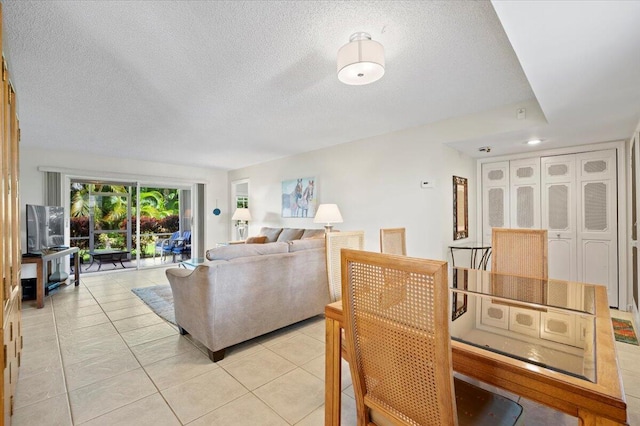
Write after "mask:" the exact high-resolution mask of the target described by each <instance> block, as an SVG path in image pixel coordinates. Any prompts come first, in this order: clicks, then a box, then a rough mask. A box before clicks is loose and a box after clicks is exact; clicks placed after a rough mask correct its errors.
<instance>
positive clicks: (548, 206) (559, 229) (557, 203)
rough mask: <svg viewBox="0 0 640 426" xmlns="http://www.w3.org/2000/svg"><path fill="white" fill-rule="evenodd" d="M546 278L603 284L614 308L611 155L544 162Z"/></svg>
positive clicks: (613, 159) (615, 261) (611, 152)
mask: <svg viewBox="0 0 640 426" xmlns="http://www.w3.org/2000/svg"><path fill="white" fill-rule="evenodd" d="M541 164H542V189H543V194H542V227H543V228H546V229H547V230H548V231H549V276H550V277H553V278H559V279H564V280H573V281H583V282H589V283H594V284H603V285H606V286H607V287H608V297H609V303H610V304H612V305H614V306H617V304H618V239H617V231H618V229H617V223H618V221H617V203H616V192H617V188H616V173H617V167H616V151H615V150H613V149H612V150H606V151H594V152H586V153H580V154H569V155H558V156H553V157H543V158H542V160H541Z"/></svg>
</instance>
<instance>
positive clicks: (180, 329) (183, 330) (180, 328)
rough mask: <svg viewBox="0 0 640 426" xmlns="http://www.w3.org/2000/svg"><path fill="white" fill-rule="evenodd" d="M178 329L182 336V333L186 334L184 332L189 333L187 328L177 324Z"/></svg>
mask: <svg viewBox="0 0 640 426" xmlns="http://www.w3.org/2000/svg"><path fill="white" fill-rule="evenodd" d="M178 331H179V332H180V334H181V335H182V336H184V335H186V334H189V332H188V331H187V330H185V329H184V328H182V327H180V326H178Z"/></svg>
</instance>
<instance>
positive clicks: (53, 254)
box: [22, 247, 80, 309]
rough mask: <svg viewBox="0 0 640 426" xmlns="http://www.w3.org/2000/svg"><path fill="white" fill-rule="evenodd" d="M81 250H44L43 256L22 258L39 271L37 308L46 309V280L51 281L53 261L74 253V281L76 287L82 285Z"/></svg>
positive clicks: (73, 248)
mask: <svg viewBox="0 0 640 426" xmlns="http://www.w3.org/2000/svg"><path fill="white" fill-rule="evenodd" d="M78 251H79V249H78V247H71V248H68V249H64V250H58V251H52V250H43V251H42V255H41V256H36V257H33V256H25V255H23V256H22V263H23V264H25V263H35V264H36V269H37V275H36V307H37V308H38V309H40V308H43V307H44V286H45V280H46V281H48V280H49V271H50V270H51V268H50V264H51V261H52V260H53V259H58V258H61V257H64V256H69V255H72V254H74V253H76V255H75V256H74V266H73V272H74V280H75V285H76V286H78V285H80V256H78V255H77V253H78Z"/></svg>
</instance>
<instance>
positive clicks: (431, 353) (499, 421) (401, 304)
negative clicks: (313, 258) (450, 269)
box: [342, 250, 523, 426]
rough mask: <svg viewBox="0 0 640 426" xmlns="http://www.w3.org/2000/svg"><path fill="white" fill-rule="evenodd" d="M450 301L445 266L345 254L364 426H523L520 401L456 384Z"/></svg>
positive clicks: (348, 329) (354, 370) (346, 303)
mask: <svg viewBox="0 0 640 426" xmlns="http://www.w3.org/2000/svg"><path fill="white" fill-rule="evenodd" d="M394 276H395V277H397V280H395V282H393V281H390V280H389V278H390V277H394ZM390 283H393V285H390ZM398 289H403V291H402V292H398ZM399 295H402V297H398V296H399ZM448 295H449V289H448V284H447V263H446V262H444V261H438V260H426V259H414V258H409V257H406V256H398V255H388V254H381V253H372V252H365V251H357V250H342V296H343V307H344V308H343V309H344V319H345V338H346V349H347V352H348V355H349V356H348V358H349V359H350V360H352V361H351V362H349V368H350V369H351V378H352V381H353V388H354V393H355V397H356V408H357V415H358V425H359V426H365V425H468V424H476V425H478V424H479V425H491V426H497V425H514V424H518V422H519V421H522V419H523V416H522V407H521V406H520V405H519V404H517V403H516V402H514V401H511V400H509V399H507V398H504V397H502V396H499V395H496V394H493V393H491V392H488V391H486V390H483V389H480V388H478V387H476V386H473V385H470V384H468V383H466V382H463V381H460V380H458V379H455V380H454V378H453V367H452V360H451V357H452V355H451V338H450V335H449V313H448V309H447V306H448V305H449V300H448ZM385 300H386V301H387V302H389V301H392V303H385V302H384V301H385Z"/></svg>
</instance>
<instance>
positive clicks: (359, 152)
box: [229, 123, 476, 259]
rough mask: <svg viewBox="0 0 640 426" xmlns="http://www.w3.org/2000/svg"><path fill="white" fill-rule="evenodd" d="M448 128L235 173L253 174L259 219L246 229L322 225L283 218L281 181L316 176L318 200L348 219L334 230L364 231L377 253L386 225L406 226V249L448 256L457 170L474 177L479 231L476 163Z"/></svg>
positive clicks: (252, 199)
mask: <svg viewBox="0 0 640 426" xmlns="http://www.w3.org/2000/svg"><path fill="white" fill-rule="evenodd" d="M458 124H459V123H458ZM442 133H443V132H442V129H441V128H440V129H438V134H437V136H436V134H435V133H434V132H433V131H432V130H430V128H429V127H421V128H417V129H409V130H405V131H401V132H395V133H390V134H386V135H382V136H377V137H373V138H367V139H363V140H359V141H354V142H350V143H346V144H342V145H338V146H334V147H330V148H325V149H321V150H318V151H314V152H309V153H304V154H299V155H296V156H293V157H288V158H284V159H280V160H275V161H271V162H268V163H263V164H259V165H255V166H251V167H247V168H243V169H238V170H234V171H231V172H230V173H229V181H234V180H237V179H243V178H248V179H249V180H250V184H249V208H250V210H251V216H252V217H253V219H254V220H253V222H251V223H250V226H249V233H248V235H250V236H251V235H257V234H258V232H259V230H260V228H261V227H262V226H284V227H295V228H322V225H321V224H314V223H313V219H312V218H305V219H302V218H282V217H281V211H280V209H281V198H282V197H281V194H282V185H281V184H282V181H283V180H289V179H294V178H301V177H315V178H316V187H315V194H314V195H315V197H316V198H317V201H318V204H322V203H336V204H338V206H339V207H340V211H341V213H342V216H343V218H344V223H342V224H338V225H336V229H341V230H364V231H365V248H366V249H367V250H371V251H379V249H380V247H379V230H380V228H394V227H405V228H407V254H408V255H410V256H416V257H424V258H434V259H446V258H447V253H448V252H447V247H448V245H449V244H450V243H451V242H452V238H453V181H452V176H453V175H457V176H462V177H466V178H468V179H469V204H470V205H469V208H470V210H469V211H470V215H469V226H470V228H471V229H470V230H471V235H475V226H476V224H475V214H474V213H473V212H475V203H476V201H475V200H476V196H475V188H476V182H475V179H476V173H475V161H474V160H473V159H471V158H470V157H468V156H466V155H464V154H461V153H459V152H458V151H456V150H454V149H452V148H449V147H447V146H445V145H444V144H443V142H445V141H446V140H443V138H442ZM455 134H456V132H455V130H453V131H452V132H450V135H449V136H450V137H451V138H453V137H455ZM452 140H453V139H452ZM423 179H435V181H436V185H435V188H432V189H422V188H421V187H420V181H421V180H423Z"/></svg>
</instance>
